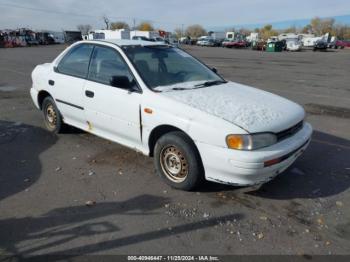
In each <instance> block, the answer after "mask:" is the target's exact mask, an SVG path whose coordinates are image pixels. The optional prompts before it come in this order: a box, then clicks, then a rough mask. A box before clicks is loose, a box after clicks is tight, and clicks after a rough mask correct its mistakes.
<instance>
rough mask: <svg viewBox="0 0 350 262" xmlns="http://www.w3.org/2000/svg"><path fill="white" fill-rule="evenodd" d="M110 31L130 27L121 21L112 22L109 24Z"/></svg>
mask: <svg viewBox="0 0 350 262" xmlns="http://www.w3.org/2000/svg"><path fill="white" fill-rule="evenodd" d="M110 29H111V30H116V29H130V26H129V25H128V24H127V23H125V22H123V21H117V22H113V23H111V24H110Z"/></svg>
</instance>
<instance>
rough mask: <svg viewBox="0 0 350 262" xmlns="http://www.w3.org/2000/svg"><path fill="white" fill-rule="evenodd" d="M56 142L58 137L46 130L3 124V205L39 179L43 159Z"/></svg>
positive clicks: (0, 170)
mask: <svg viewBox="0 0 350 262" xmlns="http://www.w3.org/2000/svg"><path fill="white" fill-rule="evenodd" d="M56 141H57V136H56V135H54V134H52V133H50V132H48V131H46V130H44V129H42V128H39V127H34V126H31V125H26V124H23V123H16V122H9V121H3V120H0V185H1V190H0V201H1V200H3V199H5V198H7V197H9V196H12V195H14V194H16V193H18V192H21V191H23V190H25V189H27V188H28V187H30V186H31V185H32V184H34V183H35V182H36V181H37V180H38V179H39V177H40V173H41V163H40V160H39V155H40V153H42V152H43V151H45V150H47V149H48V148H50V147H51V146H52V145H54V144H55V143H56Z"/></svg>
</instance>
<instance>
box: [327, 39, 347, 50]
mask: <svg viewBox="0 0 350 262" xmlns="http://www.w3.org/2000/svg"><path fill="white" fill-rule="evenodd" d="M344 47H350V41H346V40H336V41H334V42H332V43H330V45H329V48H334V49H338V48H341V49H343V48H344Z"/></svg>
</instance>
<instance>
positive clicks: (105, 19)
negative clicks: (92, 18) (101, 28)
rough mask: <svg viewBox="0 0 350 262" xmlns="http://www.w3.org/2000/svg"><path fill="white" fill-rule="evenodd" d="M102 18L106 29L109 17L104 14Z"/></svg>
mask: <svg viewBox="0 0 350 262" xmlns="http://www.w3.org/2000/svg"><path fill="white" fill-rule="evenodd" d="M102 19H103V22H104V23H105V24H106V29H107V30H108V29H109V18H108V17H107V16H105V15H104V16H103V17H102Z"/></svg>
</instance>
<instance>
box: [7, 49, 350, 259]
mask: <svg viewBox="0 0 350 262" xmlns="http://www.w3.org/2000/svg"><path fill="white" fill-rule="evenodd" d="M62 49H63V47H62V46H48V47H33V48H17V49H0V76H1V77H0V187H1V190H0V255H3V254H19V253H20V254H22V255H33V254H53V253H54V254H203V253H205V254H308V255H315V254H350V222H349V221H350V208H349V203H350V190H349V186H350V74H349V65H350V64H349V61H350V51H349V50H340V51H333V52H317V53H313V52H311V51H305V52H301V53H287V52H285V53H263V52H258V51H250V50H230V49H223V48H200V47H186V49H187V50H188V51H189V52H191V53H192V54H194V55H195V56H197V57H198V58H200V59H202V60H203V61H205V62H206V63H207V64H209V65H210V66H212V67H216V68H217V69H218V70H219V73H221V74H222V75H223V76H224V77H225V78H226V79H229V80H233V81H236V82H241V83H244V84H249V85H254V86H257V87H258V88H261V89H264V90H267V91H271V92H273V93H277V94H279V95H282V96H284V97H287V98H289V99H291V100H294V101H296V102H298V103H300V104H302V105H303V106H304V107H305V109H306V111H307V112H308V117H307V120H308V121H309V122H311V124H312V125H313V127H314V129H315V133H314V137H313V140H312V143H311V145H310V147H309V149H308V150H307V151H306V152H305V154H304V155H303V156H302V157H301V158H299V159H298V160H297V162H296V163H295V164H294V165H293V166H292V167H291V168H290V169H289V170H288V171H286V172H285V173H284V174H282V175H280V176H279V177H278V178H276V179H275V180H273V181H271V182H269V183H267V184H265V185H263V186H260V187H250V188H235V187H229V186H223V185H217V184H211V183H207V184H206V185H205V186H203V188H202V189H201V190H200V191H198V192H191V193H189V192H181V191H177V190H173V189H171V188H169V187H168V186H166V185H165V184H163V183H162V181H161V180H160V179H159V178H158V177H157V176H156V175H155V172H154V169H153V163H152V159H149V158H147V157H145V156H143V155H140V154H138V153H135V152H134V151H132V150H129V149H127V148H124V147H122V146H119V145H118V144H114V143H110V142H108V141H106V140H103V139H100V138H97V137H95V136H93V135H90V134H87V133H84V132H72V133H69V134H64V135H59V136H56V135H52V134H50V133H48V132H47V131H46V130H45V129H44V127H43V123H42V116H41V113H40V112H39V111H37V110H36V109H35V108H34V106H33V104H32V102H31V100H30V97H29V88H30V85H31V80H30V73H31V71H32V70H33V68H34V67H35V65H36V64H39V63H44V62H49V61H51V60H52V59H53V58H54V57H55V56H56V55H57V54H58V53H59V52H60V51H61V50H62ZM87 201H96V204H95V205H93V206H91V207H88V206H86V205H85V203H86V202H87Z"/></svg>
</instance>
